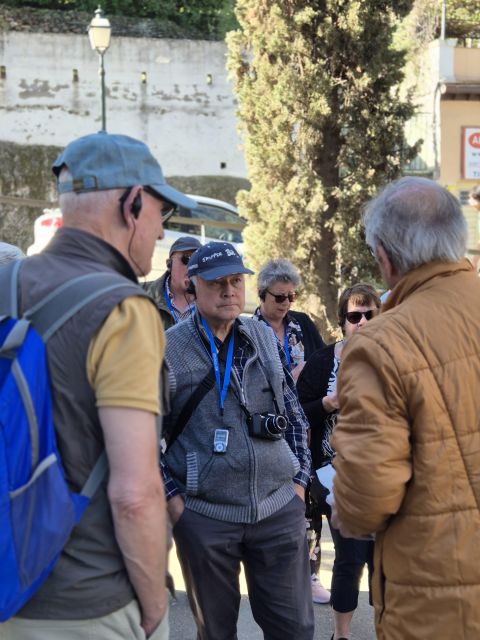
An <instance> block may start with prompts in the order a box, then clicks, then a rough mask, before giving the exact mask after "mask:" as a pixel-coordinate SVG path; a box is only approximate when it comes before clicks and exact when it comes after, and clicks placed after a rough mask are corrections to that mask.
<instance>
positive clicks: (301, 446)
mask: <svg viewBox="0 0 480 640" xmlns="http://www.w3.org/2000/svg"><path fill="white" fill-rule="evenodd" d="M236 322H238V320H237V321H236ZM199 326H200V325H199ZM200 330H201V331H202V333H204V330H203V327H202V328H201V329H200ZM237 337H238V344H237V341H236V345H235V350H234V353H233V362H232V369H233V370H234V371H235V374H236V376H237V378H238V380H239V381H240V382H242V380H243V371H244V369H245V364H246V363H247V360H248V359H249V358H250V357H251V356H252V355H253V347H252V346H251V344H250V343H249V341H248V340H247V338H246V337H245V336H244V335H243V334H242V333H240V332H237ZM227 339H228V336H227ZM215 342H216V344H217V347H218V348H220V346H221V344H222V343H221V341H220V340H218V338H215ZM207 343H208V342H207ZM277 348H278V353H279V356H280V360H281V362H282V367H283V372H284V375H285V383H286V384H285V385H284V389H283V401H284V404H285V415H286V417H287V418H288V427H287V430H286V432H285V440H286V441H287V443H288V445H289V446H290V448H291V450H292V451H293V453H294V454H295V456H296V457H297V459H298V461H299V462H300V471H299V472H298V473H297V475H296V476H295V478H294V482H296V483H297V484H300V485H301V486H302V487H306V486H307V484H308V481H309V478H310V464H311V457H310V450H309V448H308V442H307V430H308V429H309V424H308V421H307V418H306V416H305V414H304V412H303V409H302V407H301V405H300V402H299V400H298V395H297V390H296V387H295V382H294V380H293V378H292V376H291V373H290V371H289V367H288V362H287V358H286V356H285V351H284V349H283V347H282V345H281V344H280V343H279V342H278V341H277ZM161 468H162V474H163V480H164V484H165V494H166V497H167V500H169V499H170V498H172V497H173V496H175V495H177V494H179V493H180V492H179V490H178V489H177V487H176V485H175V482H174V480H173V478H172V477H171V475H170V472H169V470H168V467H167V465H166V463H165V460H164V458H163V456H162V457H161Z"/></svg>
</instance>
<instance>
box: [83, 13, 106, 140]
mask: <svg viewBox="0 0 480 640" xmlns="http://www.w3.org/2000/svg"><path fill="white" fill-rule="evenodd" d="M111 33H112V28H111V26H110V22H109V21H108V19H107V18H104V17H103V13H102V9H101V8H100V7H98V9H97V10H96V11H95V17H94V18H92V21H91V22H90V24H89V26H88V37H89V39H90V46H91V47H92V49H94V50H95V51H96V52H97V53H98V56H99V61H100V88H101V92H102V131H106V130H107V116H106V108H105V66H104V64H103V56H104V55H105V51H106V50H107V49H108V47H109V46H110V35H111Z"/></svg>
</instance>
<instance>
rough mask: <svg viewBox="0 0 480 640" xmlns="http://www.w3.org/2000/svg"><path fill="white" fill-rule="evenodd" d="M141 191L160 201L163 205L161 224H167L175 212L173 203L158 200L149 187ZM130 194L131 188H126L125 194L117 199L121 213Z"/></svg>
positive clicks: (175, 207) (161, 199) (156, 194)
mask: <svg viewBox="0 0 480 640" xmlns="http://www.w3.org/2000/svg"><path fill="white" fill-rule="evenodd" d="M143 190H144V191H145V193H148V194H149V195H150V196H153V197H154V198H156V199H157V200H160V201H161V202H162V203H163V207H162V223H163V224H165V222H167V220H170V218H171V217H172V216H173V214H174V213H175V211H176V210H177V205H176V204H173V202H168V200H164V199H163V198H159V197H158V193H157V192H156V191H154V190H153V189H152V188H151V187H149V186H144V187H143ZM131 192H132V187H128V189H126V190H125V192H124V193H123V194H122V196H120V198H119V199H118V201H119V203H120V208H121V210H122V211H123V207H124V205H125V202H126V201H127V198H128V196H129V195H130V194H131ZM140 202H141V201H140Z"/></svg>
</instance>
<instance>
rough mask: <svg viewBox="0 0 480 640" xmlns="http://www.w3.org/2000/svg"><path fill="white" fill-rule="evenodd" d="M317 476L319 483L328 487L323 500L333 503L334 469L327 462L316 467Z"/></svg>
mask: <svg viewBox="0 0 480 640" xmlns="http://www.w3.org/2000/svg"><path fill="white" fill-rule="evenodd" d="M316 473H317V478H318V479H319V480H320V482H321V484H323V486H324V487H325V488H326V489H328V491H329V494H328V496H327V497H326V498H325V501H326V502H327V503H328V504H329V505H330V506H332V504H333V479H334V477H335V469H334V468H333V467H332V465H331V464H327V465H325V466H324V467H320V469H317V471H316Z"/></svg>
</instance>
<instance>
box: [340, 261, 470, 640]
mask: <svg viewBox="0 0 480 640" xmlns="http://www.w3.org/2000/svg"><path fill="white" fill-rule="evenodd" d="M384 310H385V312H382V314H381V315H380V316H379V317H378V318H376V319H374V320H372V321H371V322H369V323H368V325H367V326H365V327H363V328H362V330H361V331H359V332H358V333H357V334H356V335H355V336H354V337H353V338H352V339H351V340H350V342H349V344H348V345H347V346H346V348H345V349H344V352H343V359H342V364H341V368H340V375H339V380H338V390H339V400H340V416H339V420H338V423H337V428H336V431H335V433H334V437H333V445H334V447H335V449H336V450H337V457H336V459H335V468H336V470H337V477H336V480H335V488H334V492H335V500H336V503H337V508H338V514H339V518H340V520H341V521H342V522H343V523H344V525H345V526H346V528H347V529H349V530H350V531H352V532H353V533H357V534H359V533H367V532H371V531H376V532H377V540H376V545H375V546H376V548H375V571H374V587H373V598H374V604H375V619H376V628H377V634H378V638H379V640H430V639H431V640H478V639H480V357H479V351H480V280H479V279H478V278H477V277H476V275H475V273H474V271H473V268H472V266H471V264H470V263H469V262H468V260H463V261H461V262H459V263H439V262H436V263H431V264H427V265H423V266H421V267H419V268H417V269H415V270H413V271H411V272H409V273H408V274H407V275H406V276H405V277H404V278H402V280H401V281H400V282H399V283H398V284H397V286H396V287H395V288H394V290H393V291H392V293H391V296H390V298H389V300H388V301H387V303H386V305H384Z"/></svg>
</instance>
